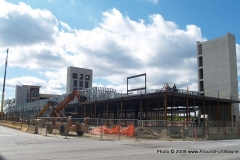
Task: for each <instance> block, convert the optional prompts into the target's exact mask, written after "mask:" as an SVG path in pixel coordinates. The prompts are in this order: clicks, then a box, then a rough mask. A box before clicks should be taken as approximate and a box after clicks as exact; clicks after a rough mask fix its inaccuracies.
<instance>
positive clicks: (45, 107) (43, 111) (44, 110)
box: [34, 101, 57, 119]
mask: <svg viewBox="0 0 240 160" xmlns="http://www.w3.org/2000/svg"><path fill="white" fill-rule="evenodd" d="M56 104H57V103H56V102H54V101H48V102H47V103H46V105H45V106H44V107H43V108H42V109H41V110H40V111H39V112H38V113H37V114H35V116H34V119H37V118H38V117H41V116H42V115H43V114H44V113H45V112H46V110H47V109H48V108H49V107H50V106H54V105H56Z"/></svg>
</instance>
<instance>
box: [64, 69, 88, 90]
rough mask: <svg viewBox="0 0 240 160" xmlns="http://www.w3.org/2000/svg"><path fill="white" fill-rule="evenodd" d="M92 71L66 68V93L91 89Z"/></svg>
mask: <svg viewBox="0 0 240 160" xmlns="http://www.w3.org/2000/svg"><path fill="white" fill-rule="evenodd" d="M92 75H93V71H92V70H91V69H86V68H77V67H72V66H70V67H68V68H67V85H66V92H67V93H70V92H72V91H73V90H82V89H85V88H92V78H93V76H92Z"/></svg>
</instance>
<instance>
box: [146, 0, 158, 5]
mask: <svg viewBox="0 0 240 160" xmlns="http://www.w3.org/2000/svg"><path fill="white" fill-rule="evenodd" d="M148 1H149V2H152V3H154V4H157V3H158V0H148Z"/></svg>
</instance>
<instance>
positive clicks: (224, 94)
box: [197, 33, 239, 121]
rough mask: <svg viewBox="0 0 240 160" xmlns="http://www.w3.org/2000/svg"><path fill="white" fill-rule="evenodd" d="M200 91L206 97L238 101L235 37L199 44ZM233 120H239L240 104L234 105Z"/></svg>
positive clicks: (229, 35)
mask: <svg viewBox="0 0 240 160" xmlns="http://www.w3.org/2000/svg"><path fill="white" fill-rule="evenodd" d="M197 58H198V90H199V92H200V93H202V94H204V95H205V96H210V97H218V96H219V97H220V98H227V99H233V100H234V99H235V100H237V99H238V76H237V58H236V42H235V36H234V35H232V34H230V33H227V34H226V36H223V37H220V38H216V39H213V40H209V41H206V42H197ZM232 106H233V107H232V114H231V115H232V120H233V121H238V120H239V104H233V105H232Z"/></svg>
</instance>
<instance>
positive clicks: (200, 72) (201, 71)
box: [199, 69, 203, 79]
mask: <svg viewBox="0 0 240 160" xmlns="http://www.w3.org/2000/svg"><path fill="white" fill-rule="evenodd" d="M199 79H203V69H199Z"/></svg>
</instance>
